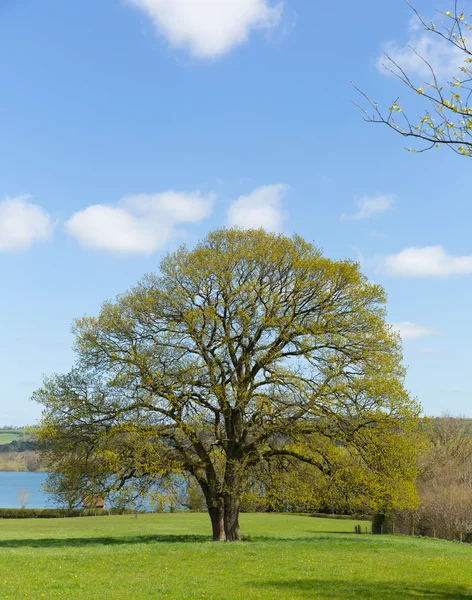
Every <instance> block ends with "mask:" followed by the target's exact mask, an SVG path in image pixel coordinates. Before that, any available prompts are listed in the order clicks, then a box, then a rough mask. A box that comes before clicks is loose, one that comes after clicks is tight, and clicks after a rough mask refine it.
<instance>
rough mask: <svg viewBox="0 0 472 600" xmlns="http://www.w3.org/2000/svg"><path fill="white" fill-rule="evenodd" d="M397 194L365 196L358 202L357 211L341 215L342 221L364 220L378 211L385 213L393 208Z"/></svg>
mask: <svg viewBox="0 0 472 600" xmlns="http://www.w3.org/2000/svg"><path fill="white" fill-rule="evenodd" d="M394 203H395V196H393V195H390V196H386V195H384V194H377V195H376V196H364V197H363V198H361V200H359V201H358V202H357V203H356V204H357V211H356V212H355V213H354V214H352V215H346V214H342V215H341V220H342V221H364V220H366V219H370V218H372V217H373V216H375V215H376V214H378V213H384V212H387V211H389V210H391V209H392V208H393V205H394Z"/></svg>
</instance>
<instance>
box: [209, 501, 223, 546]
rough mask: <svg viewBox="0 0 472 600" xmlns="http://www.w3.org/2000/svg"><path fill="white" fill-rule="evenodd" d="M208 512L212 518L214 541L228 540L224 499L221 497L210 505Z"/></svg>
mask: <svg viewBox="0 0 472 600" xmlns="http://www.w3.org/2000/svg"><path fill="white" fill-rule="evenodd" d="M208 514H209V515H210V519H211V527H212V534H213V541H214V542H224V541H225V540H226V534H225V519H224V505H223V501H222V500H221V499H217V500H215V501H214V502H213V504H212V505H211V506H209V507H208Z"/></svg>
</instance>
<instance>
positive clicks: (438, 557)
mask: <svg viewBox="0 0 472 600" xmlns="http://www.w3.org/2000/svg"><path fill="white" fill-rule="evenodd" d="M207 521H208V517H207V515H205V514H156V515H145V516H139V517H138V518H137V519H135V518H134V517H132V516H124V517H94V518H79V519H51V520H23V521H21V520H3V521H0V599H1V598H10V599H16V598H33V599H42V598H67V599H69V598H71V599H73V598H84V599H85V598H87V599H99V598H100V599H102V600H108V599H110V600H115V599H116V600H121V599H127V600H129V599H141V598H153V599H155V598H162V599H164V598H166V599H176V598H178V599H185V600H187V599H190V600H193V599H195V600H196V599H200V600H201V599H206V600H233V599H238V600H250V599H252V598H260V599H267V600H269V599H270V600H277V599H283V600H298V599H308V598H310V599H311V598H329V599H333V598H339V599H343V600H344V599H349V598H353V599H358V600H364V599H369V598H376V599H379V600H401V599H403V598H434V599H436V600H438V599H443V600H445V599H448V600H449V599H453V598H472V546H469V545H465V544H459V543H453V542H445V541H441V540H432V539H420V538H407V537H402V536H372V535H355V534H354V533H351V532H352V531H353V530H354V526H355V525H356V523H357V522H355V521H335V520H328V519H314V518H310V517H303V516H291V515H270V514H262V515H249V514H248V515H246V514H244V515H242V519H241V521H242V527H243V530H244V532H245V533H246V535H249V536H251V537H252V539H253V541H252V542H249V543H236V544H225V543H213V542H210V541H208V533H209V523H208V522H207Z"/></svg>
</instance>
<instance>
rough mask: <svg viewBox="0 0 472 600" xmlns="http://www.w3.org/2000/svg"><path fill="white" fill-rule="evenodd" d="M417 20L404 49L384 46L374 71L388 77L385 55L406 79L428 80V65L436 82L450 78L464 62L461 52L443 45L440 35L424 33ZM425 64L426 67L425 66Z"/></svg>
mask: <svg viewBox="0 0 472 600" xmlns="http://www.w3.org/2000/svg"><path fill="white" fill-rule="evenodd" d="M418 25H419V23H418V20H417V19H416V17H415V18H414V19H413V20H411V21H410V36H409V39H408V42H407V43H406V44H405V45H402V44H398V42H395V41H390V42H387V43H385V44H384V45H383V48H382V49H383V54H382V56H380V57H379V58H378V59H377V67H378V68H379V69H380V71H381V72H382V73H383V74H388V71H387V70H386V69H385V68H384V65H386V66H389V64H388V60H387V57H386V56H385V54H387V55H388V56H389V57H390V58H391V59H392V60H393V61H394V62H395V63H397V64H398V65H399V66H401V68H402V69H403V70H404V71H405V73H407V74H408V75H418V76H419V77H424V78H425V79H428V80H430V79H431V70H430V68H429V66H428V64H429V65H431V66H432V67H433V69H434V72H435V74H436V76H437V77H439V78H444V77H447V78H449V79H450V78H451V73H454V72H456V71H458V69H459V67H460V66H462V64H463V62H464V52H463V51H462V50H459V48H456V47H455V46H453V45H452V44H450V43H448V42H446V41H445V40H444V39H442V38H441V37H440V36H439V35H435V34H432V33H428V32H426V31H424V29H423V27H422V26H418ZM427 63H428V64H427Z"/></svg>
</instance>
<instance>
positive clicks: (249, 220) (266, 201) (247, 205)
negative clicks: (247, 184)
mask: <svg viewBox="0 0 472 600" xmlns="http://www.w3.org/2000/svg"><path fill="white" fill-rule="evenodd" d="M288 190H289V186H287V185H284V184H281V183H279V184H276V185H266V186H262V187H260V188H257V189H255V190H254V191H253V192H251V193H250V194H248V195H247V196H240V198H239V199H238V200H236V202H234V204H232V205H231V206H230V208H229V211H228V225H229V226H230V227H242V228H243V229H257V228H259V227H263V228H264V229H267V230H268V231H273V232H276V233H277V232H279V231H281V229H282V223H283V220H284V212H283V210H282V201H283V199H284V197H285V195H286V193H287V191H288Z"/></svg>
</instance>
